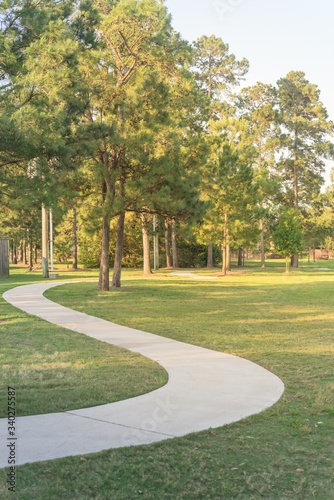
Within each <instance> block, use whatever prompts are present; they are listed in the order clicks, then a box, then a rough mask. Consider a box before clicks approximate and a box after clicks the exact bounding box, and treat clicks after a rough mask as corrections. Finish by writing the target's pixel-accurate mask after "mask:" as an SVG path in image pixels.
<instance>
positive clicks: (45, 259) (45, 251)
mask: <svg viewBox="0 0 334 500" xmlns="http://www.w3.org/2000/svg"><path fill="white" fill-rule="evenodd" d="M48 240H49V226H48V211H47V210H46V208H45V206H44V205H42V267H43V278H48V277H49V244H48V243H49V241H48Z"/></svg>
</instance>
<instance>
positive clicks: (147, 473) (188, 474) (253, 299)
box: [0, 262, 334, 500]
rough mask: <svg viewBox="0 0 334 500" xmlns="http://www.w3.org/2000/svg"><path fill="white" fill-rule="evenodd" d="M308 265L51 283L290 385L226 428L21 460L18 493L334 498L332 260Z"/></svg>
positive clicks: (55, 295) (93, 307)
mask: <svg viewBox="0 0 334 500" xmlns="http://www.w3.org/2000/svg"><path fill="white" fill-rule="evenodd" d="M280 264H282V263H280ZM318 264H319V263H318ZM327 264H328V266H327ZM302 266H303V267H301V269H300V270H298V271H293V272H291V274H289V275H286V274H285V272H284V271H285V269H284V268H283V267H274V266H273V265H271V266H269V267H268V268H267V269H264V270H261V269H259V268H256V267H254V269H247V270H246V272H245V273H243V274H232V275H229V276H227V277H224V278H223V277H222V278H218V279H217V280H214V281H213V280H212V281H207V282H205V281H201V282H196V281H195V280H191V279H189V278H183V277H175V276H170V277H168V278H166V277H161V278H160V279H159V278H158V277H157V276H156V277H155V279H154V280H150V279H147V278H145V279H140V278H137V277H136V276H134V277H133V278H129V274H131V273H125V278H127V279H125V281H124V282H123V284H124V290H125V291H127V293H123V292H121V291H117V290H116V291H111V292H103V293H100V292H99V293H97V291H96V284H93V283H80V284H71V285H65V286H62V287H56V288H54V289H52V290H48V291H47V293H46V295H47V297H48V298H50V299H51V300H55V301H56V302H59V303H62V304H63V305H66V306H67V307H72V308H74V309H77V310H79V311H84V312H86V313H87V314H91V315H95V316H99V317H101V318H103V319H107V320H110V321H113V322H115V323H119V324H123V325H127V326H130V327H133V328H138V329H140V330H144V331H148V332H152V333H156V334H159V335H163V336H167V337H170V338H173V339H175V340H180V341H183V342H188V343H192V344H196V345H199V346H202V347H206V348H209V349H214V350H217V351H224V352H227V353H230V354H235V355H239V356H241V357H245V358H247V359H250V360H252V361H254V362H257V363H258V364H260V365H262V366H264V367H265V368H267V369H269V370H271V371H272V372H274V373H275V374H276V375H278V376H279V377H280V378H281V379H282V380H283V382H284V383H285V389H286V390H285V393H284V395H283V397H282V398H281V400H280V401H279V402H278V403H277V404H276V405H275V406H273V407H272V408H269V409H268V410H266V411H265V412H262V413H261V414H259V415H254V416H252V417H249V418H247V419H244V420H243V421H240V422H237V423H235V424H232V425H229V426H225V427H220V428H218V429H208V430H207V431H204V432H201V433H195V434H191V435H189V436H185V437H183V438H177V439H173V440H167V441H163V442H160V443H156V444H152V445H148V446H140V447H129V448H122V449H115V450H109V451H105V452H101V453H97V454H92V455H85V456H83V457H80V456H77V457H70V458H65V459H60V460H54V461H48V462H43V463H37V464H29V465H28V464H27V465H25V466H21V467H18V469H17V477H18V482H17V491H18V493H17V498H18V499H20V500H25V499H30V498H31V497H32V496H33V498H34V499H36V500H39V499H43V500H44V499H45V498H48V499H58V498H59V499H67V498H77V499H90V498H98V499H111V498H112V499H129V498H145V499H157V498H159V499H160V498H171V499H174V498H178V499H179V498H180V499H194V498H235V499H245V500H246V499H247V500H249V499H258V498H265V499H278V498H279V499H285V498H287V499H288V498H291V499H293V500H295V499H303V500H304V499H306V498H316V499H319V500H322V499H325V498H326V499H327V498H332V497H333V496H334V491H333V485H332V477H333V434H334V432H333V431H334V425H333V420H334V419H333V415H334V410H333V386H334V383H333V321H334V312H333V300H334V266H333V264H332V263H331V262H328V263H327V262H326V267H330V268H331V269H332V271H324V272H322V271H319V272H318V271H315V270H314V269H313V268H314V266H312V265H311V266H307V265H306V264H304V263H302ZM318 267H322V266H319V265H318ZM213 272H214V271H213ZM161 274H163V275H164V274H166V273H165V272H164V271H162V272H161ZM132 275H133V273H132ZM0 472H1V474H3V475H4V474H5V471H0ZM3 477H4V476H3ZM2 483H3V484H4V481H3V482H2ZM0 493H1V494H2V497H3V498H5V499H7V498H12V497H10V496H8V493H7V492H6V491H5V490H3V491H1V490H0Z"/></svg>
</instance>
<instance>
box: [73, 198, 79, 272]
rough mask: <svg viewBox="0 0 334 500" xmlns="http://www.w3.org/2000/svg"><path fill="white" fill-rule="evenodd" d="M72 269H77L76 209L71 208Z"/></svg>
mask: <svg viewBox="0 0 334 500" xmlns="http://www.w3.org/2000/svg"><path fill="white" fill-rule="evenodd" d="M72 234H73V265H72V267H73V269H78V242H77V210H76V208H73V233H72Z"/></svg>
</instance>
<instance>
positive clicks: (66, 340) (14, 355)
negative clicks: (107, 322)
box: [0, 268, 167, 417]
mask: <svg viewBox="0 0 334 500" xmlns="http://www.w3.org/2000/svg"><path fill="white" fill-rule="evenodd" d="M62 274H63V276H61V277H60V278H62V277H63V278H64V279H66V280H67V279H77V278H78V275H79V276H80V277H81V278H94V276H95V277H96V272H95V273H94V272H79V273H72V274H71V273H67V272H65V273H62ZM38 281H42V278H41V276H38V275H31V274H29V275H28V274H26V270H25V269H17V268H14V269H12V270H11V277H10V279H5V280H0V297H1V298H0V364H1V389H0V390H1V405H0V417H5V416H6V414H7V407H6V404H5V401H6V397H7V386H10V387H14V388H15V389H16V391H17V396H16V411H17V415H18V416H24V415H35V414H39V413H53V412H59V411H67V410H73V409H77V408H83V407H89V406H96V405H101V404H105V403H109V402H113V401H118V400H121V399H127V398H129V397H133V396H136V395H139V394H143V393H145V392H149V391H151V390H153V389H156V388H157V387H159V386H161V385H164V384H165V383H166V382H167V374H166V372H165V370H164V369H162V367H160V366H159V365H158V364H157V363H154V362H153V361H151V360H148V359H147V358H144V357H143V356H140V355H138V354H136V353H131V352H129V351H127V350H125V349H119V348H117V347H114V346H112V345H110V344H106V343H103V342H98V341H96V340H94V339H91V338H89V337H87V336H86V335H81V334H79V333H76V332H73V331H69V330H66V329H64V328H60V327H58V326H55V325H51V324H49V323H46V322H45V321H43V320H41V319H39V318H36V317H34V316H30V315H28V314H25V313H24V312H23V311H20V310H19V309H16V308H14V307H12V306H11V305H10V304H8V303H7V302H6V301H5V300H4V299H3V298H2V294H3V293H4V291H5V290H7V289H8V288H13V287H14V286H19V285H23V284H28V283H33V282H38ZM91 285H92V287H93V289H95V290H96V288H97V284H96V283H94V284H91ZM83 300H85V298H83Z"/></svg>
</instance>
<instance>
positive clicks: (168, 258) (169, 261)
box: [165, 217, 172, 268]
mask: <svg viewBox="0 0 334 500" xmlns="http://www.w3.org/2000/svg"><path fill="white" fill-rule="evenodd" d="M165 252H166V267H168V268H170V267H172V259H171V255H170V244H169V223H168V217H165Z"/></svg>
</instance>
